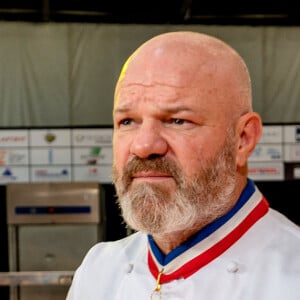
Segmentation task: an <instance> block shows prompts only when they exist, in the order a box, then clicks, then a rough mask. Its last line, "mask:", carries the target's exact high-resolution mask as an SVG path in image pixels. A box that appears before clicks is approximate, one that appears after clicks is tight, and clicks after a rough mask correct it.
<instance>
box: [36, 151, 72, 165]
mask: <svg viewBox="0 0 300 300" xmlns="http://www.w3.org/2000/svg"><path fill="white" fill-rule="evenodd" d="M30 162H31V164H32V165H69V164H71V149H70V148H48V149H41V148H32V149H31V152H30Z"/></svg>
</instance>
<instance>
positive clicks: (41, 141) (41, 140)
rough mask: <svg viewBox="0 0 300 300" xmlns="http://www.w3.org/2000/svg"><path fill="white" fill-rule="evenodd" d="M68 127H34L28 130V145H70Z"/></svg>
mask: <svg viewBox="0 0 300 300" xmlns="http://www.w3.org/2000/svg"><path fill="white" fill-rule="evenodd" d="M70 145H71V130H70V129H34V130H31V131H30V146H33V147H49V146H70Z"/></svg>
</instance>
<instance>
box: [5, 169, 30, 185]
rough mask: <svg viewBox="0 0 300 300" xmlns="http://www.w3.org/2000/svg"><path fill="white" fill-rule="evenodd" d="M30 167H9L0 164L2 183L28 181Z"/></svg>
mask: <svg viewBox="0 0 300 300" xmlns="http://www.w3.org/2000/svg"><path fill="white" fill-rule="evenodd" d="M28 181H29V169H28V167H8V166H0V184H6V183H13V182H28Z"/></svg>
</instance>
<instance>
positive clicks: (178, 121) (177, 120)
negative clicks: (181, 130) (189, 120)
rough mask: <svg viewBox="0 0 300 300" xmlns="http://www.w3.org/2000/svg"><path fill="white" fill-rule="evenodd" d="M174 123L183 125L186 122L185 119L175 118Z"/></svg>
mask: <svg viewBox="0 0 300 300" xmlns="http://www.w3.org/2000/svg"><path fill="white" fill-rule="evenodd" d="M172 123H174V124H176V125H182V124H184V123H185V120H183V119H177V118H176V119H173V120H172Z"/></svg>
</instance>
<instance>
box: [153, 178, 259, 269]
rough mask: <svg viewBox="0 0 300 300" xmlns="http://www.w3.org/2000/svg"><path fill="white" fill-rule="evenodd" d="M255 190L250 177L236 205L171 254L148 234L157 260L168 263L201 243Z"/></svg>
mask: <svg viewBox="0 0 300 300" xmlns="http://www.w3.org/2000/svg"><path fill="white" fill-rule="evenodd" d="M254 191H255V185H254V182H253V181H252V180H250V179H248V181H247V185H246V187H245V189H244V190H243V192H242V194H241V196H240V198H239V200H238V202H237V203H236V204H235V206H234V207H233V208H232V209H231V210H230V211H229V212H228V213H227V214H226V215H224V216H222V217H221V218H219V219H217V220H215V221H214V222H212V223H210V224H208V225H207V226H206V227H204V228H203V229H201V230H200V231H199V232H197V233H196V234H195V235H194V236H192V237H191V238H189V239H188V240H187V241H185V242H184V243H183V244H181V245H180V246H178V247H177V248H175V249H174V250H172V251H171V252H170V253H169V254H167V255H164V254H163V253H162V252H161V251H160V249H159V248H158V247H157V245H156V243H155V242H154V240H153V237H152V236H151V235H148V241H149V244H150V247H151V250H152V253H153V254H154V255H155V257H156V259H157V261H158V262H159V263H160V264H161V265H166V264H168V263H169V262H170V261H171V260H173V259H174V258H176V257H177V256H179V255H180V254H181V253H183V252H185V251H186V250H187V249H189V248H191V247H193V246H194V245H195V244H197V243H199V242H200V241H202V240H203V239H205V238H206V237H208V236H209V235H210V234H211V233H213V232H214V231H216V230H217V229H218V228H220V227H221V226H222V225H223V224H225V223H226V222H227V221H228V220H229V219H230V218H231V217H232V216H233V215H234V214H235V213H236V212H237V211H238V210H239V209H240V208H241V207H242V206H243V205H244V204H245V203H246V202H247V201H248V200H249V198H250V197H251V195H252V194H253V193H254Z"/></svg>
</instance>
